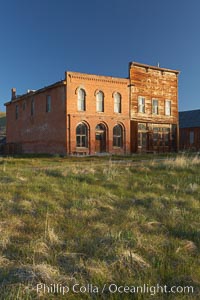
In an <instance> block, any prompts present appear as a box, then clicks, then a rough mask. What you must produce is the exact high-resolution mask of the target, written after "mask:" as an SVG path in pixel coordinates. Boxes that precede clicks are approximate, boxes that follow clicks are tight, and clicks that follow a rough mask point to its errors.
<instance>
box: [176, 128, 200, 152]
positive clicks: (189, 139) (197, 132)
mask: <svg viewBox="0 0 200 300" xmlns="http://www.w3.org/2000/svg"><path fill="white" fill-rule="evenodd" d="M179 131H180V150H191V151H199V150H200V127H191V128H180V130H179Z"/></svg>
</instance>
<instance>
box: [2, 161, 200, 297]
mask: <svg viewBox="0 0 200 300" xmlns="http://www.w3.org/2000/svg"><path fill="white" fill-rule="evenodd" d="M120 159H121V163H118V162H117V161H116V160H115V159H114V160H113V159H112V158H109V159H108V158H105V160H104V159H103V158H101V159H100V160H101V163H99V160H97V159H96V158H95V159H92V158H90V159H89V158H87V159H83V158H80V159H72V160H70V159H68V158H58V157H55V158H52V157H49V158H47V157H45V158H44V157H43V158H42V157H41V158H37V157H35V158H34V157H33V158H4V159H1V161H0V195H1V202H0V207H1V209H0V234H1V235H0V282H1V283H0V292H1V293H0V299H37V298H38V297H39V295H38V294H37V293H36V285H37V283H40V282H41V283H46V284H51V283H60V284H61V283H62V284H67V285H72V284H74V283H80V284H84V285H85V284H87V283H91V284H96V285H98V286H102V285H103V284H104V283H111V282H113V283H116V284H118V285H135V286H136V285H142V284H144V283H146V284H147V283H148V284H149V285H156V284H157V283H159V284H163V285H165V284H166V285H168V286H172V285H192V286H194V288H195V293H194V294H193V295H186V294H176V295H170V294H168V295H167V296H166V295H163V294H157V295H155V296H154V299H165V298H166V297H167V298H168V299H198V298H199V296H200V294H199V293H200V290H199V288H200V264H199V259H200V258H199V250H200V231H199V224H200V171H199V158H198V157H183V156H180V157H179V156H177V157H173V158H167V159H164V160H161V161H157V160H156V157H154V159H153V160H152V157H150V160H145V161H144V162H136V163H135V162H134V161H132V159H131V158H129V159H128V160H127V159H125V160H123V158H120ZM133 160H134V159H133ZM80 161H81V163H80ZM101 296H102V297H103V298H102V299H151V298H152V296H150V295H149V294H145V295H142V294H138V295H135V296H134V297H133V295H125V294H124V295H120V294H119V293H118V294H115V295H114V294H113V295H111V294H109V293H105V295H101ZM41 297H42V299H51V297H52V299H54V298H55V297H56V299H66V296H65V297H63V296H62V295H56V296H55V295H47V294H43V295H42V296H41ZM67 297H69V299H95V298H96V296H95V295H92V294H85V295H81V297H82V298H80V295H79V296H77V295H75V294H74V293H72V292H71V293H70V294H69V295H67ZM78 297H79V298H78ZM122 297H123V298H122ZM130 297H133V298H130ZM97 298H98V297H97Z"/></svg>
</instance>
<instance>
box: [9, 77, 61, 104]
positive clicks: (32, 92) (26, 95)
mask: <svg viewBox="0 0 200 300" xmlns="http://www.w3.org/2000/svg"><path fill="white" fill-rule="evenodd" d="M61 85H66V81H65V80H60V81H57V82H55V83H53V84H50V85H48V86H45V87H43V88H41V89H39V90H36V91H30V92H29V93H25V94H23V95H20V96H17V97H16V98H15V99H13V100H10V101H8V102H6V103H4V105H5V106H7V105H9V104H11V103H14V102H17V101H20V100H22V99H23V98H24V97H28V96H34V95H35V94H39V93H42V92H44V91H45V90H48V89H51V88H54V87H57V86H61Z"/></svg>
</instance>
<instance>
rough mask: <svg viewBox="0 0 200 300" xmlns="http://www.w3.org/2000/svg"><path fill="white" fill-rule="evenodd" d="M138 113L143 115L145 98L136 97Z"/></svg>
mask: <svg viewBox="0 0 200 300" xmlns="http://www.w3.org/2000/svg"><path fill="white" fill-rule="evenodd" d="M138 112H139V113H145V98H144V97H141V96H139V97H138Z"/></svg>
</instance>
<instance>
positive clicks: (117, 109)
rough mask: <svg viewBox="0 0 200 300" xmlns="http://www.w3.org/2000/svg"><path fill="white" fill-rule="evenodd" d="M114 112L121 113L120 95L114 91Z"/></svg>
mask: <svg viewBox="0 0 200 300" xmlns="http://www.w3.org/2000/svg"><path fill="white" fill-rule="evenodd" d="M114 112H115V113H121V95H120V94H119V93H114Z"/></svg>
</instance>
